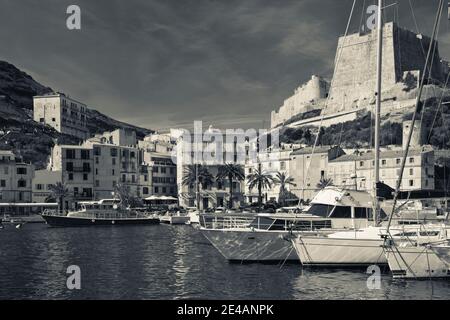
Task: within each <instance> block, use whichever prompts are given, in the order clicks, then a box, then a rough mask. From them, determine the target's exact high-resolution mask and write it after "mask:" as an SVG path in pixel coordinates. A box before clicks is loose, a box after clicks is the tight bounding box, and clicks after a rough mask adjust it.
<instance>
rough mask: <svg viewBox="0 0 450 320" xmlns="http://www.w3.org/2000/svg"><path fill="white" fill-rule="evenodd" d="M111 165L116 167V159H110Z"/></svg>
mask: <svg viewBox="0 0 450 320" xmlns="http://www.w3.org/2000/svg"><path fill="white" fill-rule="evenodd" d="M112 165H113V166H115V165H116V158H112Z"/></svg>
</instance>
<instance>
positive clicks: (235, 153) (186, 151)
mask: <svg viewBox="0 0 450 320" xmlns="http://www.w3.org/2000/svg"><path fill="white" fill-rule="evenodd" d="M175 135H176V137H175V138H176V139H177V141H178V143H177V146H176V147H175V148H174V150H173V151H172V161H173V162H174V163H177V159H178V163H182V164H185V165H191V164H203V165H222V164H226V163H234V164H241V165H244V164H245V163H247V162H254V163H256V162H257V161H258V154H260V153H262V152H265V151H267V150H268V149H271V150H276V149H279V147H280V141H279V130H278V129H271V130H267V129H258V130H257V129H253V128H251V129H247V130H244V129H225V130H220V129H217V128H211V127H210V128H208V129H207V130H205V131H203V123H202V121H194V132H193V133H192V132H190V131H189V130H186V129H180V130H179V131H178V132H177V133H176V134H175Z"/></svg>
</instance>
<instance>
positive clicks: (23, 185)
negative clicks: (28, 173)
mask: <svg viewBox="0 0 450 320" xmlns="http://www.w3.org/2000/svg"><path fill="white" fill-rule="evenodd" d="M26 186H27V181H26V180H24V179H20V180H19V181H17V187H18V188H26Z"/></svg>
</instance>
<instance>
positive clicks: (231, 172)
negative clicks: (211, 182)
mask: <svg viewBox="0 0 450 320" xmlns="http://www.w3.org/2000/svg"><path fill="white" fill-rule="evenodd" d="M225 179H228V183H229V188H230V200H229V202H228V208H229V209H231V208H232V207H233V179H234V180H237V181H242V180H244V179H245V173H244V169H242V166H240V165H237V164H233V163H226V164H224V165H222V166H220V167H219V171H218V172H217V175H216V180H217V181H222V180H225Z"/></svg>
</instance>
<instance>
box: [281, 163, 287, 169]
mask: <svg viewBox="0 0 450 320" xmlns="http://www.w3.org/2000/svg"><path fill="white" fill-rule="evenodd" d="M280 170H286V162H284V161H281V162H280Z"/></svg>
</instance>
